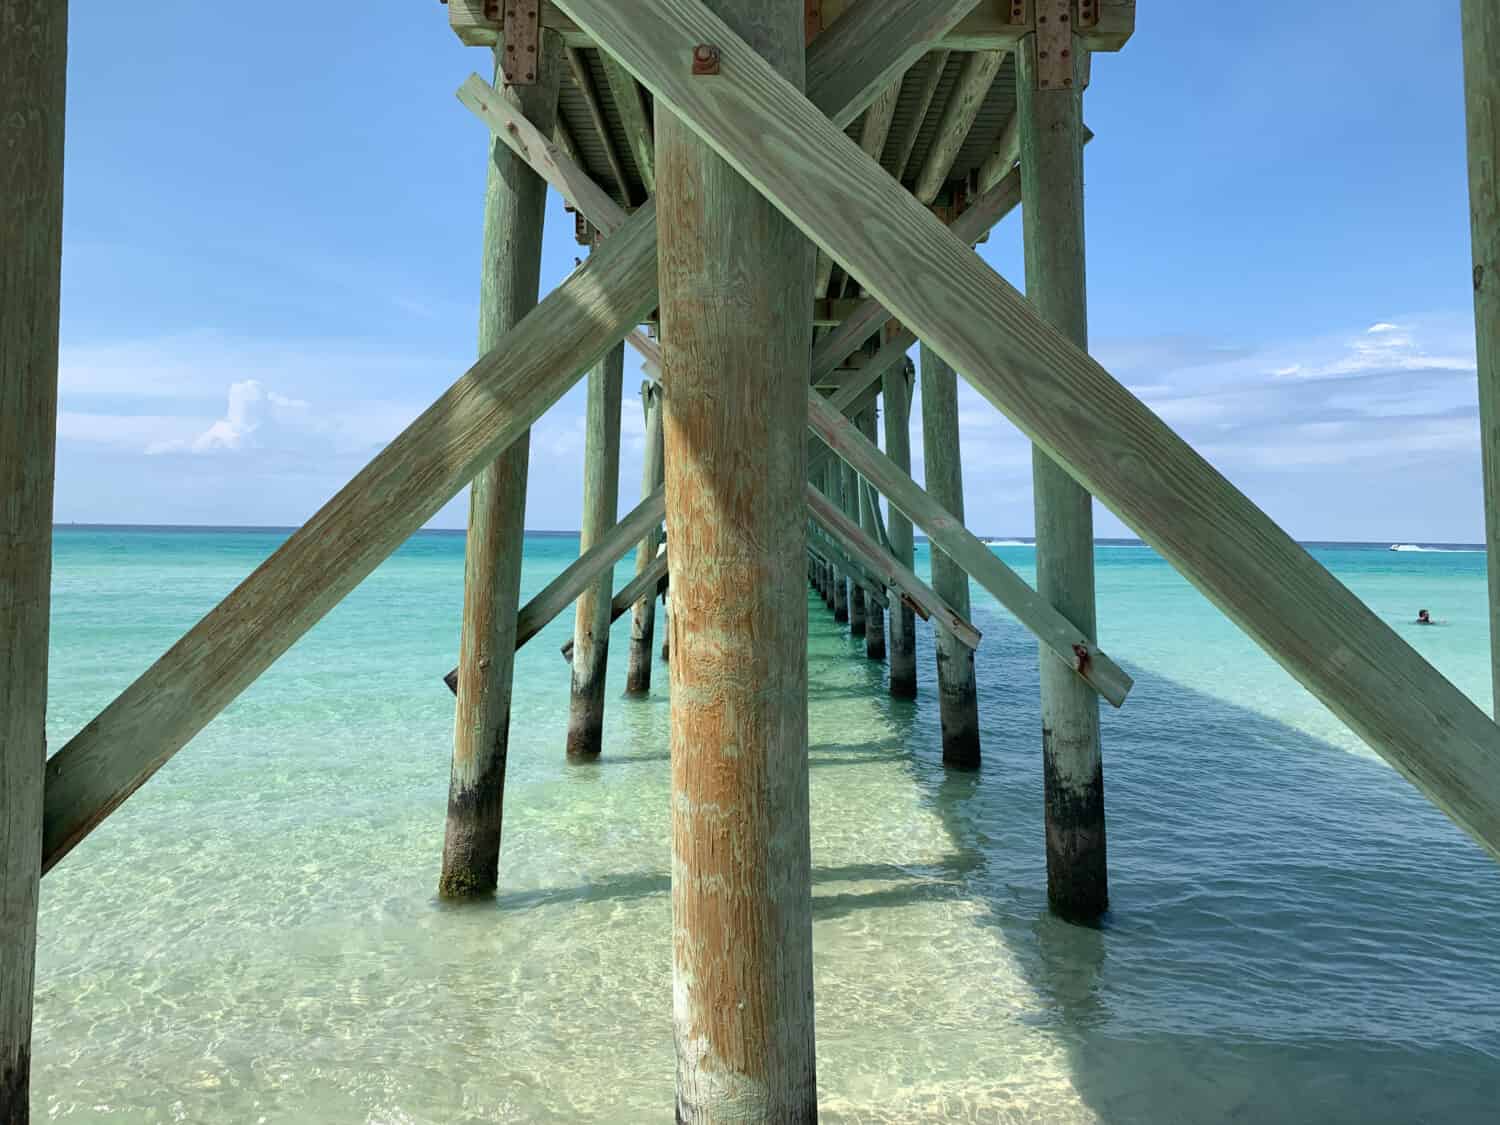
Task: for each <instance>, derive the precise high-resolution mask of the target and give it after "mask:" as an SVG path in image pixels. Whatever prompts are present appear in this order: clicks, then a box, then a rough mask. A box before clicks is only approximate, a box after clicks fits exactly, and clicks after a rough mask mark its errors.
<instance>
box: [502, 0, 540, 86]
mask: <svg viewBox="0 0 1500 1125" xmlns="http://www.w3.org/2000/svg"><path fill="white" fill-rule="evenodd" d="M503 3H504V5H505V19H504V23H503V24H502V27H501V37H502V39H503V40H504V42H505V61H504V62H502V63H501V66H500V68H501V71H502V73H503V74H504V75H505V84H506V85H507V86H534V85H535V84H536V52H537V47H538V45H539V44H540V43H541V40H542V3H541V0H503Z"/></svg>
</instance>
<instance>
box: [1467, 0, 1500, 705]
mask: <svg viewBox="0 0 1500 1125" xmlns="http://www.w3.org/2000/svg"><path fill="white" fill-rule="evenodd" d="M1462 11H1463V16H1462V19H1463V37H1464V104H1465V108H1466V110H1467V119H1468V139H1469V232H1470V235H1471V237H1472V242H1473V247H1474V334H1475V344H1476V351H1477V353H1478V359H1479V441H1480V454H1481V456H1482V457H1483V458H1484V530H1485V545H1486V547H1487V548H1488V553H1489V582H1490V663H1491V672H1492V677H1491V683H1492V686H1493V691H1494V695H1493V697H1492V698H1493V709H1494V713H1495V714H1496V715H1500V5H1497V4H1496V3H1495V2H1494V0H1463V9H1462Z"/></svg>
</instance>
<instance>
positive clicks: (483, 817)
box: [438, 31, 562, 898]
mask: <svg viewBox="0 0 1500 1125" xmlns="http://www.w3.org/2000/svg"><path fill="white" fill-rule="evenodd" d="M540 51H541V55H540V59H539V60H538V70H537V72H536V73H537V80H536V82H535V83H534V84H532V85H526V86H512V87H509V88H508V89H504V90H503V93H500V94H499V95H498V96H501V97H503V98H505V99H506V100H508V101H510V102H511V103H512V104H514V105H516V106H517V107H518V108H519V109H520V110H521V111H522V112H523V113H524V114H525V115H526V116H527V117H528V118H529V119H530V120H531V121H532V122H534V123H535V124H536V125H537V127H538V128H541V129H543V130H546V131H548V132H550V131H551V129H552V126H553V122H554V120H555V118H556V115H557V90H558V82H559V79H560V76H561V57H562V40H561V38H560V37H559V36H558V35H556V34H554V33H553V32H551V31H546V32H543V34H542V39H541V43H540ZM499 53H500V52H499V50H498V49H497V56H496V59H495V84H496V87H497V89H499V88H500V87H502V86H503V84H504V76H503V74H502V71H501V59H500V57H499ZM546 201H547V185H546V184H545V183H544V182H543V181H542V180H541V179H540V178H539V177H538V176H537V175H536V173H534V172H533V171H532V170H531V169H530V168H529V167H527V165H526V164H525V162H524V161H522V160H521V159H520V158H519V157H518V156H516V155H515V153H513V152H511V150H510V149H509V148H507V147H506V146H505V145H504V144H502V143H501V142H500V141H498V140H494V141H492V142H491V155H490V164H489V177H488V182H487V184H486V187H485V200H484V256H483V266H482V270H481V273H480V282H479V354H480V355H483V354H484V353H486V352H488V351H489V350H490V349H491V348H493V347H494V346H495V345H496V344H498V343H499V342H500V341H501V340H502V339H503V338H504V337H505V334H506V333H507V332H509V331H510V330H511V328H513V327H514V326H515V325H516V324H517V323H518V322H519V321H520V320H521V318H522V317H524V316H525V315H526V314H527V313H528V312H530V311H531V310H532V309H533V308H534V307H535V306H536V303H537V295H538V289H539V286H540V275H541V266H542V224H543V219H544V216H545V214H546ZM530 450H531V440H530V432H529V431H528V432H527V433H524V434H522V435H521V437H520V438H519V439H517V441H516V442H515V444H513V445H511V446H510V448H508V449H506V450H505V451H504V452H503V453H501V454H500V456H499V457H497V458H496V459H495V460H494V461H492V462H491V463H490V464H488V465H486V466H485V467H484V469H483V470H482V471H481V472H480V473H479V475H478V476H476V477H475V478H474V481H473V484H472V485H471V486H470V489H469V529H468V539H467V541H466V542H465V545H464V617H463V626H462V629H461V634H460V640H459V661H458V666H459V674H458V703H457V706H456V714H455V717H454V724H453V767H452V772H451V774H450V777H449V781H448V816H447V821H446V823H445V825H444V832H443V870H442V874H441V875H440V876H439V879H438V893H439V894H440V895H442V896H444V897H446V898H463V897H466V896H470V895H482V894H488V893H490V892H491V891H493V890H494V889H495V886H496V884H497V882H498V881H499V872H500V834H501V826H502V821H503V819H504V805H505V760H506V750H507V744H508V741H509V737H510V698H511V673H512V669H513V668H514V667H515V650H516V612H517V610H518V608H519V607H520V598H521V549H522V544H523V541H524V538H525V526H524V521H525V517H526V468H527V460H528V458H529V456H530Z"/></svg>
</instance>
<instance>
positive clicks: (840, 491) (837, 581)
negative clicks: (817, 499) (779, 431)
mask: <svg viewBox="0 0 1500 1125" xmlns="http://www.w3.org/2000/svg"><path fill="white" fill-rule="evenodd" d="M823 495H824V496H827V497H828V499H829V500H830V501H831V502H832V503H833V505H834V506H835V507H840V508H841V507H843V503H844V501H843V495H844V474H843V470H842V469H841V468H839V461H838V458H836V457H830V458H828V459H827V460H826V461H824V462H823ZM849 585H850V579H849V576H848V575H846V574H844V573H842V572H841V571H839V570H838V569H837V568H835V569H834V572H833V619H834V621H835V622H837V623H838V624H840V625H842V624H843V623H844V622H846V621H848V620H849Z"/></svg>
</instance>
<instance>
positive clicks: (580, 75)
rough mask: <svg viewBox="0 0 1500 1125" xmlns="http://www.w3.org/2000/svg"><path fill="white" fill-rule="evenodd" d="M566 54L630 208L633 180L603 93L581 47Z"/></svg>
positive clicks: (574, 86) (605, 157) (572, 73)
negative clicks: (607, 116)
mask: <svg viewBox="0 0 1500 1125" xmlns="http://www.w3.org/2000/svg"><path fill="white" fill-rule="evenodd" d="M564 53H565V54H566V56H567V59H568V74H569V76H570V77H571V78H572V80H573V88H574V89H575V90H577V91H578V93H579V96H580V97H582V98H583V104H584V105H585V106H586V107H587V109H588V111H589V120H590V121H592V122H593V123H594V132H596V133H597V134H599V144H600V146H601V147H602V148H603V150H604V159H605V161H606V162H607V163H608V164H609V171H610V174H611V175H613V176H614V178H615V186H616V187H618V188H619V189H620V199H619V201H620V203H621V205H622V206H625V207H629V206H630V205H631V203H632V202H633V201H632V200H631V198H630V180H629V179H627V178H626V176H625V165H624V164H623V163H621V161H620V154H619V152H617V151H616V149H615V142H614V139H613V138H612V137H611V136H610V132H609V122H608V121H607V120H606V119H605V116H604V107H603V106H602V105H601V104H600V102H599V91H598V90H596V89H594V79H593V76H592V75H590V74H589V64H588V63H587V62H585V61H584V58H583V55H582V54H581V53H580V52H579V50H578V48H577V47H566V48H564Z"/></svg>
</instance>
